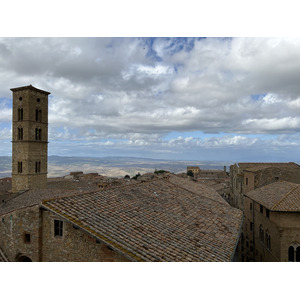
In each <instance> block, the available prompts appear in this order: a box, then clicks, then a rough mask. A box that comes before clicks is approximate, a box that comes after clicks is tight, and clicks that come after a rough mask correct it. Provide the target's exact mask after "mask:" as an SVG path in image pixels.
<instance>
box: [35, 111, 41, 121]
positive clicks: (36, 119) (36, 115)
mask: <svg viewBox="0 0 300 300" xmlns="http://www.w3.org/2000/svg"><path fill="white" fill-rule="evenodd" d="M35 121H36V122H42V111H41V110H40V109H39V108H37V109H36V110H35Z"/></svg>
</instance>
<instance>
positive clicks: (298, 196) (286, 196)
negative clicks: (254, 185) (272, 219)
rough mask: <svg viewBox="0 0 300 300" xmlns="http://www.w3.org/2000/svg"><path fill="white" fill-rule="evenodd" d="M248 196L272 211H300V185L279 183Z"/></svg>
mask: <svg viewBox="0 0 300 300" xmlns="http://www.w3.org/2000/svg"><path fill="white" fill-rule="evenodd" d="M246 196H247V197H249V198H251V199H253V200H254V201H256V202H258V203H259V204H261V205H263V206H265V207H266V208H268V209H270V210H272V211H300V184H296V183H292V182H286V181H277V182H274V183H271V184H268V185H266V186H263V187H261V188H258V189H255V190H253V191H251V192H249V193H247V194H246Z"/></svg>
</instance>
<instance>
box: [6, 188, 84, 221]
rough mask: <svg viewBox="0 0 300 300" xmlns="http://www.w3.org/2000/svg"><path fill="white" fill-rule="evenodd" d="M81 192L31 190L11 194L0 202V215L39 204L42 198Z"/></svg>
mask: <svg viewBox="0 0 300 300" xmlns="http://www.w3.org/2000/svg"><path fill="white" fill-rule="evenodd" d="M75 193H77V194H78V193H79V192H78V191H73V190H58V189H55V190H49V189H43V190H29V191H25V192H23V193H19V194H11V195H10V196H9V197H7V198H6V199H5V200H4V201H3V202H2V203H0V216H1V215H5V214H8V213H10V212H13V211H15V210H17V209H22V208H26V207H29V206H34V205H39V204H40V203H41V202H42V200H45V199H49V198H60V197H62V196H66V195H70V194H75Z"/></svg>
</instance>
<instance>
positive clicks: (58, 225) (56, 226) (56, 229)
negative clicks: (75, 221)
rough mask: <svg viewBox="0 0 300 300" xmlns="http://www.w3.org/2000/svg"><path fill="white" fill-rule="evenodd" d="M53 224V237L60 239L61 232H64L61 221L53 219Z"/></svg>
mask: <svg viewBox="0 0 300 300" xmlns="http://www.w3.org/2000/svg"><path fill="white" fill-rule="evenodd" d="M53 224H54V237H58V238H62V237H63V230H64V226H63V225H64V223H63V221H62V220H57V219H55V220H54V222H53Z"/></svg>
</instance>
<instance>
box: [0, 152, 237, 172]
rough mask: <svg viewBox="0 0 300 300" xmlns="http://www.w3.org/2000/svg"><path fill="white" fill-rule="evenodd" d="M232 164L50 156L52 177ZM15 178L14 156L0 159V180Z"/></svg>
mask: <svg viewBox="0 0 300 300" xmlns="http://www.w3.org/2000/svg"><path fill="white" fill-rule="evenodd" d="M230 164H232V162H218V161H184V160H182V161H179V160H161V159H151V158H140V157H66V156H49V157H48V177H60V176H64V175H67V174H69V173H70V172H74V171H83V172H84V173H92V172H97V173H99V174H101V175H105V176H111V177H124V176H125V175H126V174H128V175H130V176H134V175H135V174H137V173H141V174H144V173H148V172H153V171H155V170H161V169H163V170H167V171H170V172H172V173H181V172H186V167H187V166H190V165H195V166H199V167H200V168H201V169H223V167H224V166H227V168H228V167H229V165H230ZM6 176H11V157H9V156H0V177H6Z"/></svg>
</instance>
